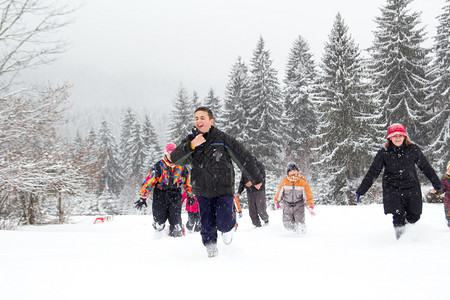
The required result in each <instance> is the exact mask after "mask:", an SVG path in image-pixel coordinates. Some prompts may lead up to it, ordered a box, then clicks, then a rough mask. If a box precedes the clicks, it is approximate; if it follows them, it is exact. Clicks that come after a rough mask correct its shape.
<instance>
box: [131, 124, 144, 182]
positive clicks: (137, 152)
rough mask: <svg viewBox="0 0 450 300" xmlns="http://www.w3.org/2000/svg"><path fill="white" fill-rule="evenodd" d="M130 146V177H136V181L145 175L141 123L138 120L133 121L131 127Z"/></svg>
mask: <svg viewBox="0 0 450 300" xmlns="http://www.w3.org/2000/svg"><path fill="white" fill-rule="evenodd" d="M130 141H131V147H130V161H131V164H130V170H131V178H132V179H133V180H134V179H136V180H137V181H138V182H140V181H141V180H142V178H143V177H144V176H145V174H144V173H145V172H146V170H144V161H145V145H144V141H143V140H142V136H141V125H140V124H139V122H135V123H134V125H133V127H132V128H131V138H130Z"/></svg>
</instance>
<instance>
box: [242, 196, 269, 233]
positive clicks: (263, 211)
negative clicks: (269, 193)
mask: <svg viewBox="0 0 450 300" xmlns="http://www.w3.org/2000/svg"><path fill="white" fill-rule="evenodd" d="M247 197H248V213H249V215H250V219H252V223H253V225H255V226H258V227H259V226H261V220H260V218H261V219H262V220H263V221H264V222H269V215H268V214H267V204H266V191H254V192H248V191H247Z"/></svg>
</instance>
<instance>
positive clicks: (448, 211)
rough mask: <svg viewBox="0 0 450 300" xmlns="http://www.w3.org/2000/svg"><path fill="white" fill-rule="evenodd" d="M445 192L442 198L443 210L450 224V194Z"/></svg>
mask: <svg viewBox="0 0 450 300" xmlns="http://www.w3.org/2000/svg"><path fill="white" fill-rule="evenodd" d="M447 193H448V192H447ZM447 193H446V194H445V198H444V210H445V217H446V218H447V221H448V222H449V224H450V196H449V195H448V194H447Z"/></svg>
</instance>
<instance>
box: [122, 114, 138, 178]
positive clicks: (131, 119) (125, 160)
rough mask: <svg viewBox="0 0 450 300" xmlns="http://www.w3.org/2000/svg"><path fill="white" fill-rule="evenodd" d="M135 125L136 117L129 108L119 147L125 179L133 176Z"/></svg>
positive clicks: (124, 119) (123, 123) (123, 122)
mask: <svg viewBox="0 0 450 300" xmlns="http://www.w3.org/2000/svg"><path fill="white" fill-rule="evenodd" d="M135 123H136V115H135V114H134V113H133V111H132V110H131V108H128V109H127V111H126V112H125V116H124V117H123V121H122V127H121V131H120V145H119V155H120V163H121V165H122V170H123V171H122V173H123V176H124V179H128V178H129V177H130V176H131V147H132V146H133V141H132V140H131V131H132V129H133V127H134V125H135Z"/></svg>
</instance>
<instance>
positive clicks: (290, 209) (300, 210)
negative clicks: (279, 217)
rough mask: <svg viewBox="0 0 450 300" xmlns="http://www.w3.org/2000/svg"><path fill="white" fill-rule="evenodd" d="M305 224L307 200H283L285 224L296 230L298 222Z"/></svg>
mask: <svg viewBox="0 0 450 300" xmlns="http://www.w3.org/2000/svg"><path fill="white" fill-rule="evenodd" d="M299 223H300V224H305V201H304V200H302V201H297V202H295V203H290V202H287V201H283V225H284V227H285V228H286V229H288V230H294V229H295V227H296V226H297V225H298V224H299Z"/></svg>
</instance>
